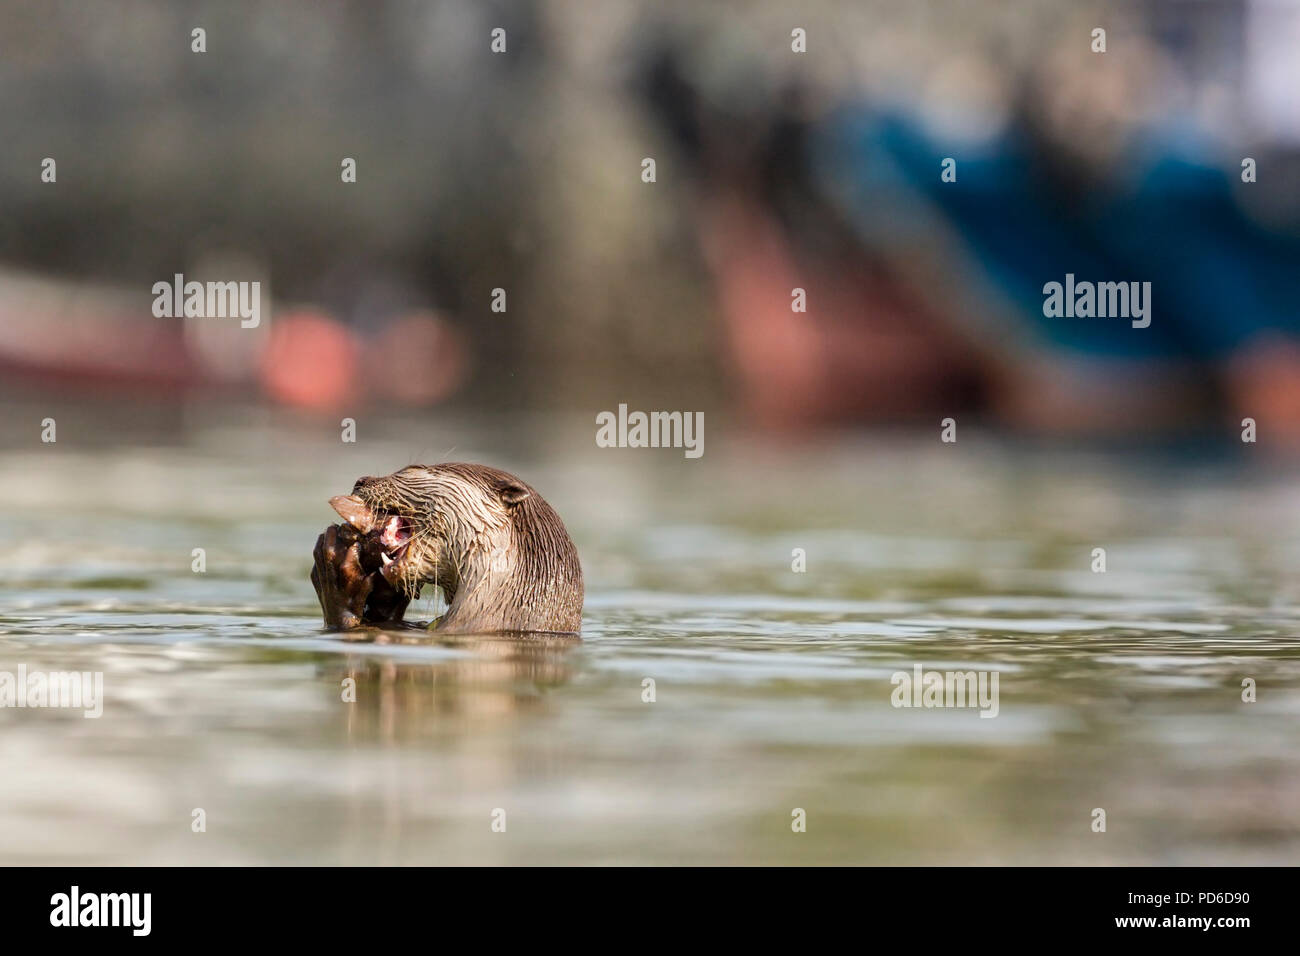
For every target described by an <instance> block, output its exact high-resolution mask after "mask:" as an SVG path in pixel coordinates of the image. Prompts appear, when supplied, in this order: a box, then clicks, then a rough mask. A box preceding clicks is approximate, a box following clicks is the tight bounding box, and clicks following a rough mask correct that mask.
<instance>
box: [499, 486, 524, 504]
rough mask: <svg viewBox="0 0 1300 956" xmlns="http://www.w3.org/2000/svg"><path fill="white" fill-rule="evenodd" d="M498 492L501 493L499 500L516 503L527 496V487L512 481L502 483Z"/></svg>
mask: <svg viewBox="0 0 1300 956" xmlns="http://www.w3.org/2000/svg"><path fill="white" fill-rule="evenodd" d="M498 493H499V494H500V495H501V500H502V501H504V502H505V503H506V504H508V505H517V504H519V502H521V501H523V500H524V499H525V498H527V497H528V489H527V488H525V487H524V486H523V485H519V484H515V483H514V482H513V481H512V482H510V483H509V484H505V485H502V486H501V488H500V489H499V491H498Z"/></svg>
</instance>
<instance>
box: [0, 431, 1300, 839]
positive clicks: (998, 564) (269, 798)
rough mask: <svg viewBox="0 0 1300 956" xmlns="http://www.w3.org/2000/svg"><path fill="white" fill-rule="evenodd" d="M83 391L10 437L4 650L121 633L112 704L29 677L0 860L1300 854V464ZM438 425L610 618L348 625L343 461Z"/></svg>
mask: <svg viewBox="0 0 1300 956" xmlns="http://www.w3.org/2000/svg"><path fill="white" fill-rule="evenodd" d="M81 414H82V417H80V418H78V417H77V416H75V415H74V416H72V418H71V419H70V420H69V421H68V424H67V426H66V427H65V425H64V424H63V422H62V421H61V423H60V432H59V442H58V443H57V444H56V445H50V446H43V445H41V444H39V442H38V441H33V440H31V437H32V436H29V435H27V434H26V432H23V433H22V434H17V433H14V434H12V435H9V438H10V440H9V441H8V442H7V444H6V446H5V450H4V451H3V453H0V478H2V479H3V486H4V487H5V488H7V489H10V492H11V507H10V509H9V510H8V511H7V512H6V513H5V514H4V515H3V517H0V529H3V530H2V533H3V539H4V541H5V542H6V547H5V548H4V549H3V552H0V579H2V581H0V670H8V671H11V672H12V671H16V669H17V668H18V667H19V665H25V666H26V667H27V669H28V670H29V671H32V670H45V671H80V670H86V671H101V672H103V675H104V695H105V702H104V713H103V716H102V717H101V718H99V719H97V720H96V719H85V718H83V717H82V716H81V715H80V713H79V712H72V711H65V710H54V709H45V710H32V709H23V710H10V709H3V710H0V767H2V768H3V771H2V772H0V862H4V863H92V864H110V863H153V864H162V863H182V864H184V863H217V864H244V863H309V864H333V863H362V864H436V863H465V864H493V863H522V864H542V863H615V864H619V863H652V864H666V863H717V862H729V863H902V864H909V863H954V864H959V863H1070V862H1078V863H1142V862H1150V863H1173V864H1209V863H1260V862H1272V863H1292V862H1294V861H1295V860H1296V858H1297V850H1298V849H1300V762H1298V760H1297V751H1298V746H1297V745H1298V744H1300V732H1298V727H1300V724H1298V722H1297V720H1298V718H1300V640H1298V638H1297V635H1298V634H1300V628H1298V626H1297V625H1298V617H1300V615H1298V613H1297V607H1300V581H1298V580H1297V575H1296V572H1295V569H1296V568H1297V567H1300V562H1298V561H1297V559H1298V558H1300V544H1298V542H1300V534H1298V532H1300V495H1298V494H1297V486H1296V484H1295V479H1294V478H1293V477H1292V475H1291V474H1290V473H1288V472H1286V471H1285V470H1282V469H1277V468H1258V467H1254V468H1252V467H1248V466H1247V465H1246V464H1245V463H1243V462H1240V461H1217V462H1213V463H1209V464H1207V463H1204V462H1203V461H1202V463H1199V464H1198V463H1197V460H1196V459H1190V460H1189V459H1186V458H1168V457H1165V458H1161V459H1159V460H1154V459H1152V457H1151V456H1150V455H1147V454H1139V453H1138V452H1136V451H1132V450H1128V451H1115V452H1110V453H1105V454H1101V453H1092V454H1084V453H1079V452H1066V451H1062V450H1061V449H1051V450H1047V449H1037V450H1035V449H1024V448H1015V447H1012V446H1009V445H1006V444H1002V443H994V442H990V441H982V440H980V439H978V438H966V437H963V440H962V441H963V443H962V444H959V445H957V446H942V445H940V444H939V442H938V441H937V438H936V439H932V438H931V437H930V436H926V437H925V438H906V437H899V436H896V435H882V434H872V433H860V434H843V435H835V436H825V437H823V438H821V439H817V440H806V441H804V442H802V443H799V444H790V443H782V442H763V441H757V440H754V441H748V440H743V439H739V438H736V439H733V440H727V439H726V438H725V437H724V436H723V435H718V434H717V433H716V432H715V433H714V434H713V435H711V436H710V439H711V441H710V444H709V446H708V450H707V453H706V454H705V456H704V457H703V458H702V459H699V460H690V461H688V460H685V459H684V458H681V457H678V456H677V453H674V452H671V451H667V450H664V451H651V450H645V451H642V450H601V449H596V448H595V447H594V444H588V441H589V437H590V433H591V431H592V428H591V427H590V426H589V425H587V424H586V420H585V417H584V418H582V419H579V420H576V421H574V422H567V421H558V422H550V423H549V424H543V423H540V422H538V423H530V424H529V425H528V426H527V427H519V426H518V425H517V424H516V425H514V426H512V428H507V427H504V425H503V423H502V422H493V421H486V422H485V421H481V420H479V421H474V422H468V421H464V422H461V421H450V422H449V421H442V420H434V419H425V420H423V421H419V422H393V423H389V424H387V425H385V426H383V427H380V426H375V427H372V428H370V429H368V430H367V429H365V428H363V429H362V434H363V435H364V436H365V437H364V438H363V440H362V441H360V442H358V443H357V444H356V445H344V444H341V443H340V442H339V441H338V433H337V430H336V429H334V428H333V425H332V422H327V423H325V424H324V425H322V424H321V423H319V422H314V421H310V420H293V419H281V418H277V417H271V416H268V415H266V414H265V413H262V412H257V411H249V410H238V409H236V410H231V411H230V412H228V413H223V414H221V415H214V414H211V413H197V412H192V411H187V412H184V413H183V414H181V415H179V416H178V417H177V419H176V420H174V421H171V422H168V423H164V424H163V425H162V426H159V425H158V424H157V423H152V424H150V425H149V426H148V427H147V428H144V429H142V430H140V431H132V430H131V429H130V428H129V427H128V428H126V429H125V433H123V432H121V431H113V430H111V429H110V430H108V431H107V432H105V431H104V430H103V429H99V428H92V427H90V426H91V425H93V424H94V422H95V417H94V414H93V413H92V412H89V411H88V412H85V413H81ZM38 417H39V416H38ZM80 425H84V426H85V427H78V426H80ZM141 432H142V433H141ZM413 436H414V437H413ZM575 436H576V437H575ZM439 459H446V460H480V461H485V462H489V463H492V464H496V465H499V466H501V467H505V468H507V469H511V470H515V471H518V472H519V473H521V474H522V475H524V477H525V478H526V479H527V480H529V481H530V482H531V483H532V484H534V485H535V486H536V487H538V488H539V489H540V490H541V491H542V492H543V493H544V494H545V495H546V496H547V497H548V499H549V500H550V501H551V502H552V503H553V504H554V505H555V506H556V508H557V509H558V510H559V511H560V513H561V514H562V515H563V516H564V518H565V520H566V522H567V523H568V525H569V528H570V530H571V532H572V533H573V535H574V537H575V539H576V541H577V543H578V546H579V551H580V553H581V555H582V558H583V563H584V568H585V570H586V576H587V582H588V599H587V606H586V613H585V621H584V638H585V639H584V640H583V641H582V642H580V643H576V644H574V643H567V642H541V641H532V642H520V641H511V640H500V639H441V640H439V639H434V638H432V637H430V638H427V639H426V638H418V639H414V640H405V641H398V640H391V639H380V640H357V639H347V638H345V637H342V636H338V635H330V634H324V633H322V631H321V627H320V618H319V609H318V607H317V605H316V601H315V596H314V594H313V593H312V590H311V586H310V584H309V582H308V579H307V575H308V571H309V568H310V557H309V556H310V549H311V545H312V543H313V541H314V540H315V536H316V534H317V533H318V532H319V531H320V530H321V528H323V526H324V525H325V524H326V523H328V522H329V521H330V520H331V518H332V513H331V512H330V511H329V509H328V507H327V505H326V504H325V501H326V498H328V497H329V496H330V495H332V494H337V493H340V492H342V491H347V490H348V489H349V488H350V486H351V482H352V480H353V479H354V478H356V477H357V476H358V475H360V474H371V473H381V472H383V471H387V470H392V469H395V468H397V467H400V466H401V465H404V464H406V463H409V462H410V461H415V460H428V461H436V460H439ZM1097 547H1103V548H1105V549H1106V561H1107V570H1106V572H1105V573H1094V572H1093V571H1092V570H1091V565H1092V562H1093V558H1092V552H1093V549H1094V548H1097ZM194 548H203V549H204V551H205V554H206V571H205V572H204V573H201V574H199V573H195V572H194V571H193V570H192V569H191V565H192V561H193V558H192V551H193V549H194ZM794 549H803V551H804V553H805V554H806V567H807V570H806V571H805V572H803V573H796V572H794V571H792V569H791V564H792V553H793V552H794ZM436 612H437V604H436V601H435V600H434V599H433V598H429V599H427V600H425V601H423V602H422V604H421V606H420V607H419V608H418V609H417V610H415V611H414V616H419V615H421V614H423V615H424V616H432V615H433V614H434V613H436ZM916 664H921V665H923V667H925V668H926V669H938V670H985V671H997V672H998V674H999V679H1000V706H999V712H998V716H997V717H996V718H993V719H981V718H980V717H979V712H978V710H975V709H961V710H959V709H930V710H927V709H903V708H896V707H893V706H892V705H891V692H892V691H893V689H894V688H893V685H892V684H891V676H892V675H894V674H895V673H896V672H898V671H908V672H910V671H911V670H912V668H913V666H914V665H916ZM348 678H352V679H353V681H355V687H356V701H355V702H345V701H344V700H343V696H344V695H343V688H344V686H345V681H346V679H348ZM1245 678H1251V679H1253V680H1254V681H1255V682H1256V684H1257V695H1258V699H1257V701H1256V702H1254V703H1244V702H1243V701H1242V681H1243V679H1245ZM647 679H651V680H653V681H654V692H655V694H654V696H655V700H654V701H653V702H646V701H645V700H643V695H644V693H645V692H644V689H643V688H644V686H645V684H644V682H645V681H646V680H647ZM195 808H202V809H203V811H204V812H205V815H206V832H202V833H195V832H193V831H192V828H191V820H192V813H193V811H194V810H195ZM796 808H800V809H802V810H803V811H804V812H805V813H806V817H807V830H806V832H804V833H795V832H792V829H791V819H792V812H793V811H794V810H795V809H796ZM1094 808H1103V809H1105V811H1106V814H1107V829H1106V832H1105V833H1095V832H1093V830H1092V827H1091V824H1092V820H1093V810H1094ZM497 809H501V810H504V811H505V819H506V831H505V832H504V833H499V832H494V831H493V829H492V822H493V813H494V811H496V810H497Z"/></svg>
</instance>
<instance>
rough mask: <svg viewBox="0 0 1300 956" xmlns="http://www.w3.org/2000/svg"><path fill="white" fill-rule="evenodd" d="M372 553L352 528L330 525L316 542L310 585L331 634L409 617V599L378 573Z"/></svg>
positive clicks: (363, 539)
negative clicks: (313, 588)
mask: <svg viewBox="0 0 1300 956" xmlns="http://www.w3.org/2000/svg"><path fill="white" fill-rule="evenodd" d="M373 550H374V549H373V548H371V547H369V544H368V542H367V541H366V538H365V537H363V536H360V535H358V534H357V531H356V529H355V528H353V527H351V526H350V525H330V526H329V527H328V528H326V529H325V531H324V533H323V534H321V535H320V537H318V538H317V539H316V548H315V550H314V551H313V552H312V557H313V560H314V565H313V567H312V571H311V583H312V586H313V587H315V589H316V597H317V599H318V600H319V601H320V606H321V611H322V613H323V614H324V617H325V626H326V627H327V628H329V629H330V630H336V631H340V630H341V631H347V630H352V629H353V628H357V627H361V626H363V625H366V624H381V623H384V622H389V621H400V620H401V618H402V615H403V614H405V613H406V606H407V604H409V603H410V599H409V598H407V597H405V595H403V594H401V593H399V592H397V591H395V590H394V589H393V587H392V586H391V585H390V584H389V583H388V582H387V581H386V580H384V577H383V575H382V574H380V573H379V572H378V570H376V568H377V566H378V565H379V562H378V561H377V560H372V555H371V554H370V552H371V551H373Z"/></svg>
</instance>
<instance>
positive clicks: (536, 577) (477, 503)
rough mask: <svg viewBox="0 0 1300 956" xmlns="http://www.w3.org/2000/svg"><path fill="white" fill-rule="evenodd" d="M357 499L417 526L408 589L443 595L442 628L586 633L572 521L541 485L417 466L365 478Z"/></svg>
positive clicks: (406, 567)
mask: <svg viewBox="0 0 1300 956" xmlns="http://www.w3.org/2000/svg"><path fill="white" fill-rule="evenodd" d="M353 494H354V495H356V496H357V497H359V498H360V499H361V500H362V501H364V502H365V503H366V504H368V505H370V506H371V507H372V508H374V509H376V510H378V511H383V512H386V513H388V514H398V515H401V516H403V517H405V518H406V519H407V520H408V521H409V522H410V523H411V531H412V539H411V543H410V545H409V547H408V549H407V553H406V557H405V558H404V559H403V561H402V567H401V572H402V573H401V580H400V584H401V588H402V590H404V591H405V593H406V594H407V595H408V596H410V597H412V598H414V597H415V596H416V595H417V594H418V593H419V590H420V586H421V584H425V583H428V584H434V585H436V586H438V587H441V588H442V589H443V594H444V596H445V597H446V600H447V603H448V609H447V613H446V614H445V615H444V616H443V617H442V618H441V619H439V621H438V623H437V626H436V629H437V630H439V631H446V632H455V633H492V632H502V631H547V632H555V633H569V634H576V633H578V631H579V630H580V629H581V627H582V599H583V585H582V565H581V564H580V563H579V561H578V551H577V549H576V548H575V547H574V545H573V541H572V540H571V539H570V538H569V534H568V532H567V531H566V530H565V527H564V522H563V521H561V520H560V516H559V515H558V514H556V513H555V510H554V509H553V508H552V507H551V506H550V505H549V504H547V503H546V501H545V500H544V499H543V498H542V496H541V495H539V494H538V493H537V492H536V491H535V490H533V488H532V487H530V486H529V485H527V484H525V483H524V482H522V481H520V480H519V479H518V478H516V477H515V476H514V475H511V474H509V473H508V472H504V471H501V470H500V469H498V468H491V467H489V466H487V465H473V464H461V463H453V464H442V465H412V466H410V467H408V468H403V469H402V470H401V471H399V472H396V473H394V474H392V475H388V476H387V477H384V478H362V479H361V480H360V481H358V482H357V484H356V487H355V488H354V489H353Z"/></svg>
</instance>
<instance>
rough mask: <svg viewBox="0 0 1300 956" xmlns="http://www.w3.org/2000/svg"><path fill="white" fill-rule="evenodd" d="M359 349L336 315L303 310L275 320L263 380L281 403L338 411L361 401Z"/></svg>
mask: <svg viewBox="0 0 1300 956" xmlns="http://www.w3.org/2000/svg"><path fill="white" fill-rule="evenodd" d="M359 351H360V350H359V348H358V346H357V343H356V340H355V339H354V338H353V336H352V333H351V332H349V331H348V329H347V328H346V327H345V326H344V325H343V324H342V323H341V322H339V321H338V320H337V319H335V318H334V317H333V316H330V315H327V314H325V313H322V312H316V311H310V310H299V311H293V312H285V313H281V314H278V315H276V316H275V318H274V320H273V323H272V325H271V338H270V343H269V344H268V345H267V348H266V352H265V353H264V354H263V356H262V366H261V379H262V386H263V388H265V389H266V392H267V394H269V395H270V396H271V397H272V398H274V399H276V400H277V401H281V402H284V403H286V404H289V405H297V406H299V407H303V408H317V409H328V408H337V407H339V406H341V405H343V404H345V403H347V402H349V401H351V400H353V399H355V398H356V397H357V393H358V389H357V373H358V371H359V362H358V354H359Z"/></svg>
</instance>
